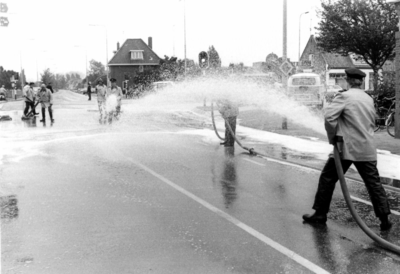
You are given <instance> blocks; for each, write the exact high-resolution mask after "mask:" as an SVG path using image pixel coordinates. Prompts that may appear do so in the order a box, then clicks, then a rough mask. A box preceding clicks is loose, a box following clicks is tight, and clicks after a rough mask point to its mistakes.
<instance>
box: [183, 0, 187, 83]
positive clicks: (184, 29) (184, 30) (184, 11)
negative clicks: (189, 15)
mask: <svg viewBox="0 0 400 274" xmlns="http://www.w3.org/2000/svg"><path fill="white" fill-rule="evenodd" d="M183 35H184V40H185V79H186V67H187V64H186V0H183Z"/></svg>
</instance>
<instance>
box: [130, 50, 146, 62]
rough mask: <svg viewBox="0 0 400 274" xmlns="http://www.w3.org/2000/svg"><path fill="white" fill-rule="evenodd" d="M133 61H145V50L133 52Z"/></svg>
mask: <svg viewBox="0 0 400 274" xmlns="http://www.w3.org/2000/svg"><path fill="white" fill-rule="evenodd" d="M131 60H143V50H131Z"/></svg>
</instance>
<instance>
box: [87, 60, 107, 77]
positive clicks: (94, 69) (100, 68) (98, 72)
mask: <svg viewBox="0 0 400 274" xmlns="http://www.w3.org/2000/svg"><path fill="white" fill-rule="evenodd" d="M89 64H90V65H89V66H90V68H89V71H88V76H87V78H88V79H85V81H83V82H86V80H87V81H89V82H95V81H96V80H97V79H99V78H100V77H102V76H103V75H105V74H106V67H105V66H104V65H103V64H102V63H101V62H99V61H96V60H94V59H92V60H90V61H89Z"/></svg>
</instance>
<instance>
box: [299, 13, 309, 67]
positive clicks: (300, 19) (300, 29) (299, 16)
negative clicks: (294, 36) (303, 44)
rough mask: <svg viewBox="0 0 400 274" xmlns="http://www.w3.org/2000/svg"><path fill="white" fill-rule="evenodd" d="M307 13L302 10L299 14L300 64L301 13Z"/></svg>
mask: <svg viewBox="0 0 400 274" xmlns="http://www.w3.org/2000/svg"><path fill="white" fill-rule="evenodd" d="M307 13H308V11H306V12H303V13H302V14H300V16H299V64H300V37H301V16H302V15H303V14H307Z"/></svg>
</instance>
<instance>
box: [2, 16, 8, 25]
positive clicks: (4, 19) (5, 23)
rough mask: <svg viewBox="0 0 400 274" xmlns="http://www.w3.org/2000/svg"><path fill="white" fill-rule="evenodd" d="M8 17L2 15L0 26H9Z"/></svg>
mask: <svg viewBox="0 0 400 274" xmlns="http://www.w3.org/2000/svg"><path fill="white" fill-rule="evenodd" d="M8 23H9V22H8V18H7V17H0V26H2V27H7V26H8Z"/></svg>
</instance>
